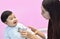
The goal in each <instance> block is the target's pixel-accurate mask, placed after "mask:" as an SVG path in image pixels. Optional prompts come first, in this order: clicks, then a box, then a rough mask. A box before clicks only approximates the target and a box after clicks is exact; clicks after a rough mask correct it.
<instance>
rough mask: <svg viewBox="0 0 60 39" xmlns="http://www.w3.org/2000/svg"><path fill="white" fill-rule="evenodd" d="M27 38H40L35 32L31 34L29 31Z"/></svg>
mask: <svg viewBox="0 0 60 39" xmlns="http://www.w3.org/2000/svg"><path fill="white" fill-rule="evenodd" d="M28 33H29V32H28ZM27 38H29V39H40V38H39V37H38V36H36V35H35V34H31V33H29V34H28V35H27Z"/></svg>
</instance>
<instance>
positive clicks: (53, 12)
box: [42, 0, 60, 39]
mask: <svg viewBox="0 0 60 39" xmlns="http://www.w3.org/2000/svg"><path fill="white" fill-rule="evenodd" d="M42 6H43V7H44V8H45V10H47V11H48V12H49V14H50V17H51V18H50V20H49V24H48V38H47V39H60V2H59V0H43V2H42Z"/></svg>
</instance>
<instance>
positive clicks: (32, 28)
mask: <svg viewBox="0 0 60 39" xmlns="http://www.w3.org/2000/svg"><path fill="white" fill-rule="evenodd" d="M28 27H29V28H30V29H31V30H32V31H33V32H35V31H36V30H37V29H36V28H34V27H32V26H28Z"/></svg>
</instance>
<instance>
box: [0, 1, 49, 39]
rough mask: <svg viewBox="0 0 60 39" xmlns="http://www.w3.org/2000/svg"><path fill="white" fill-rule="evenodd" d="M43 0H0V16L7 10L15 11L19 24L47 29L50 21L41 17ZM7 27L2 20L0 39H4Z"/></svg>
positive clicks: (0, 23)
mask: <svg viewBox="0 0 60 39" xmlns="http://www.w3.org/2000/svg"><path fill="white" fill-rule="evenodd" d="M41 3H42V0H0V16H1V13H2V12H3V11H5V10H10V11H13V12H14V14H15V15H16V17H17V19H18V21H19V22H21V23H23V24H24V25H26V26H28V25H32V26H34V27H36V28H37V29H40V28H47V25H48V20H46V19H45V18H43V16H42V15H41ZM5 27H6V25H5V24H3V23H2V22H1V20H0V39H4V29H5Z"/></svg>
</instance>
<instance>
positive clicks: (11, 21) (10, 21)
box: [5, 14, 17, 27]
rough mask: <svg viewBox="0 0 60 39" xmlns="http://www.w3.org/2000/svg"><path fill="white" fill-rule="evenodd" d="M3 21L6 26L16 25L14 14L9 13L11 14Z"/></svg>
mask: <svg viewBox="0 0 60 39" xmlns="http://www.w3.org/2000/svg"><path fill="white" fill-rule="evenodd" d="M5 23H6V24H7V25H8V26H10V27H14V26H16V25H17V19H16V17H15V15H14V14H11V15H10V16H9V17H8V18H7V20H6V22H5Z"/></svg>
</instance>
